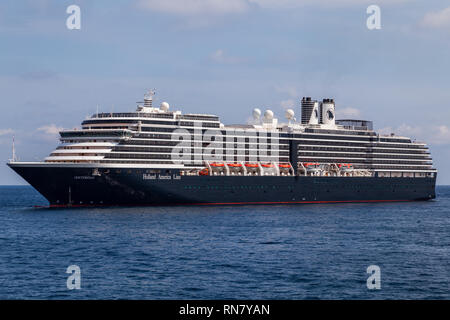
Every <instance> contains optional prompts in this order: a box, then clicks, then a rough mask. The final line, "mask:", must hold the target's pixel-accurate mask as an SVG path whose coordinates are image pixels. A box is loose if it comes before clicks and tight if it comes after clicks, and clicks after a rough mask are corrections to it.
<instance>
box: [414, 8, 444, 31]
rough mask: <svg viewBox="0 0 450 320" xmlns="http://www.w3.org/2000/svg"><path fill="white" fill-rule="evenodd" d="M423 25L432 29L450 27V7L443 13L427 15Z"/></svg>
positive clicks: (442, 11)
mask: <svg viewBox="0 0 450 320" xmlns="http://www.w3.org/2000/svg"><path fill="white" fill-rule="evenodd" d="M421 25H422V26H424V27H430V28H445V27H450V7H448V8H446V9H443V10H441V11H436V12H429V13H427V14H426V15H425V17H423V19H422V22H421Z"/></svg>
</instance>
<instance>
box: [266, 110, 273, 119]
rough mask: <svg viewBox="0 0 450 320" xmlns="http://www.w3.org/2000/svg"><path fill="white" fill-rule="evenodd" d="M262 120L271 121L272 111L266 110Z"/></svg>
mask: <svg viewBox="0 0 450 320" xmlns="http://www.w3.org/2000/svg"><path fill="white" fill-rule="evenodd" d="M264 118H265V119H266V120H272V119H273V111H272V110H266V112H264Z"/></svg>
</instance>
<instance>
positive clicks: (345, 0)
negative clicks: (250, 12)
mask: <svg viewBox="0 0 450 320" xmlns="http://www.w3.org/2000/svg"><path fill="white" fill-rule="evenodd" d="M248 1H249V2H250V3H254V4H257V5H258V6H260V7H263V8H271V9H278V8H298V7H302V6H306V5H314V6H348V5H362V4H367V5H370V4H374V3H376V4H378V5H381V4H383V5H384V4H395V3H403V2H408V1H411V0H377V1H375V2H374V0H248Z"/></svg>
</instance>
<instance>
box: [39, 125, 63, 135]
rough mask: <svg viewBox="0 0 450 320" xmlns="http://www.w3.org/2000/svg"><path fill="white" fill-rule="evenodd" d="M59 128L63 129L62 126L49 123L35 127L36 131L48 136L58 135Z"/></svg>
mask: <svg viewBox="0 0 450 320" xmlns="http://www.w3.org/2000/svg"><path fill="white" fill-rule="evenodd" d="M61 130H63V128H62V127H57V126H56V125H55V124H49V125H46V126H42V127H39V128H37V131H40V132H43V133H45V134H47V135H50V136H55V135H58V134H59V132H60V131H61Z"/></svg>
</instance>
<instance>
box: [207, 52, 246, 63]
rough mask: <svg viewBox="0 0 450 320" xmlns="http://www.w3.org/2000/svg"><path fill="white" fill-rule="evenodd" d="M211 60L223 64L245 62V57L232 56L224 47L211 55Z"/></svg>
mask: <svg viewBox="0 0 450 320" xmlns="http://www.w3.org/2000/svg"><path fill="white" fill-rule="evenodd" d="M209 58H210V60H211V61H213V62H215V63H221V64H236V63H240V62H243V59H240V58H237V57H232V56H229V55H227V54H225V52H224V51H223V50H222V49H218V50H216V51H215V52H213V53H212V54H211V55H210V57H209Z"/></svg>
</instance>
